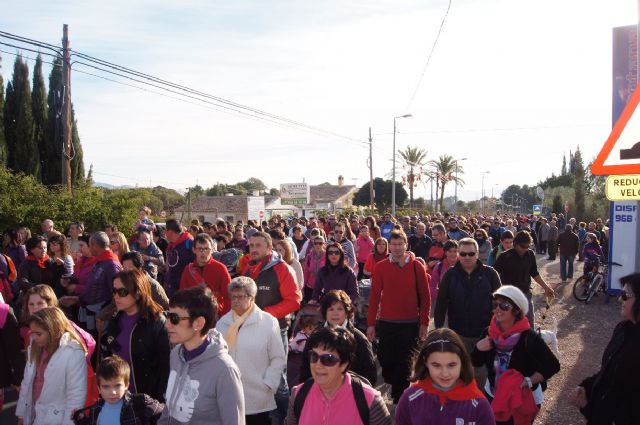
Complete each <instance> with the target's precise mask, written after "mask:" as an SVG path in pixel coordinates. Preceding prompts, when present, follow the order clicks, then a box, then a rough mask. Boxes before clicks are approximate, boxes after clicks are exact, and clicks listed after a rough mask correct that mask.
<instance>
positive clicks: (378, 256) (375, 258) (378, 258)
mask: <svg viewBox="0 0 640 425" xmlns="http://www.w3.org/2000/svg"><path fill="white" fill-rule="evenodd" d="M373 249H374V251H373V261H375V262H376V263H377V262H378V261H382V260H384V259H385V258H387V257H388V256H389V254H378V251H377V250H376V247H375V246H374V247H373Z"/></svg>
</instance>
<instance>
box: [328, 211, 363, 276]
mask: <svg viewBox="0 0 640 425" xmlns="http://www.w3.org/2000/svg"><path fill="white" fill-rule="evenodd" d="M332 239H333V242H335V243H336V244H339V245H340V246H341V247H342V250H343V251H344V255H345V261H346V264H347V266H348V267H349V268H351V270H354V271H355V272H357V271H358V262H357V261H356V251H355V248H354V247H353V242H351V241H350V240H349V239H347V237H346V226H345V225H344V224H342V223H338V224H336V225H335V226H333V237H332Z"/></svg>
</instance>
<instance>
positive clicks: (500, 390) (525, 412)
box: [491, 369, 538, 425]
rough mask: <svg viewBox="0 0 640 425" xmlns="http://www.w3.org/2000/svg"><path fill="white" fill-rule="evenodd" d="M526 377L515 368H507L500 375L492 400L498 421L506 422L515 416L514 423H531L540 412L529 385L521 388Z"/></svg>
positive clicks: (524, 424)
mask: <svg viewBox="0 0 640 425" xmlns="http://www.w3.org/2000/svg"><path fill="white" fill-rule="evenodd" d="M523 380H524V377H523V376H522V374H521V373H520V372H518V371H517V370H515V369H507V370H506V371H504V372H503V373H502V375H500V381H499V382H498V384H497V385H496V386H497V388H496V394H495V397H494V398H493V401H492V402H491V407H492V409H493V413H494V414H495V416H496V421H499V422H506V421H508V420H509V418H511V417H513V423H514V425H530V424H532V423H533V420H534V419H535V418H536V415H537V414H538V406H536V402H535V401H534V400H533V393H532V392H531V389H529V387H524V388H520V386H521V385H522V381H523Z"/></svg>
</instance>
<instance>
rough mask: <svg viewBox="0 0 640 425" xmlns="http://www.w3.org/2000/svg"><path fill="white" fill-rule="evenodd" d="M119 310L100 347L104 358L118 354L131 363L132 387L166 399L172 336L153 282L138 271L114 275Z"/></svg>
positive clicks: (160, 399) (114, 293)
mask: <svg viewBox="0 0 640 425" xmlns="http://www.w3.org/2000/svg"><path fill="white" fill-rule="evenodd" d="M113 300H114V302H115V305H116V309H117V312H116V313H115V314H114V316H113V318H111V320H109V324H108V326H107V329H106V330H105V332H104V334H103V335H102V339H101V343H100V347H101V354H102V356H103V357H107V356H111V355H114V354H117V355H118V356H120V357H122V358H123V359H125V360H126V361H127V363H129V366H130V367H131V379H130V380H129V390H130V391H131V392H132V393H134V394H135V393H144V394H147V395H149V396H150V397H152V398H154V399H156V400H159V401H164V391H165V389H166V386H167V380H168V378H169V352H170V348H169V337H168V335H167V330H166V328H165V317H164V314H163V309H162V307H161V306H160V305H159V304H157V303H156V302H155V301H153V298H152V296H151V284H150V283H149V281H148V279H147V277H146V275H145V274H144V273H143V272H141V271H139V270H130V271H121V272H119V273H118V274H117V275H116V276H115V277H114V278H113Z"/></svg>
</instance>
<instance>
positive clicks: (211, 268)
mask: <svg viewBox="0 0 640 425" xmlns="http://www.w3.org/2000/svg"><path fill="white" fill-rule="evenodd" d="M229 282H231V275H229V272H228V271H227V268H226V267H225V266H224V264H222V263H221V262H219V261H216V260H214V259H213V258H212V259H210V260H209V262H208V263H207V264H206V265H205V266H204V267H200V266H198V263H197V262H195V261H194V262H193V263H189V264H187V267H185V268H184V270H183V271H182V276H181V278H180V289H185V288H191V287H193V286H198V285H201V286H207V287H208V288H209V289H210V290H211V292H213V294H214V295H215V296H216V300H217V301H218V313H219V314H220V316H222V315H223V314H225V313H227V312H228V311H229V310H231V302H230V301H229Z"/></svg>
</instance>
